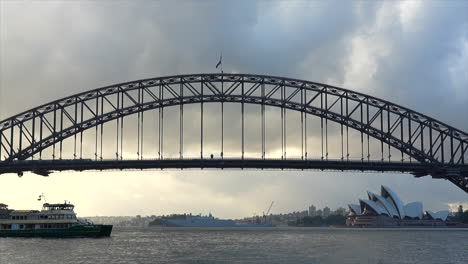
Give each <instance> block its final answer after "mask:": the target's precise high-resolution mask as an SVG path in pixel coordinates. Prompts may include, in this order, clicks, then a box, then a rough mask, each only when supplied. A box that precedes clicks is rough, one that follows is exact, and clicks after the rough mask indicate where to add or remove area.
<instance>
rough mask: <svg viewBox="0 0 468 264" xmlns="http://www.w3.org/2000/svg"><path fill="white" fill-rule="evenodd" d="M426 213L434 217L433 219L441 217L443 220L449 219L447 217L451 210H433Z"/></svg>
mask: <svg viewBox="0 0 468 264" xmlns="http://www.w3.org/2000/svg"><path fill="white" fill-rule="evenodd" d="M426 213H427V214H428V215H429V216H430V217H432V219H440V220H442V221H445V220H447V217H448V215H449V211H439V212H437V213H433V212H431V211H426Z"/></svg>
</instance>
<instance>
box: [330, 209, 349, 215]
mask: <svg viewBox="0 0 468 264" xmlns="http://www.w3.org/2000/svg"><path fill="white" fill-rule="evenodd" d="M333 215H342V216H345V215H346V209H344V208H343V207H339V208H338V209H336V210H335V211H334V212H333Z"/></svg>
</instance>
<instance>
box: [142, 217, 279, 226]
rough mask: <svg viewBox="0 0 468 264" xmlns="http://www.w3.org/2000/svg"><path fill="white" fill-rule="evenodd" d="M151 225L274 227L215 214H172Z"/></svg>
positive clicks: (259, 222) (159, 218)
mask: <svg viewBox="0 0 468 264" xmlns="http://www.w3.org/2000/svg"><path fill="white" fill-rule="evenodd" d="M150 226H168V227H274V225H272V224H270V223H266V222H261V221H256V222H237V221H234V220H230V219H218V218H215V217H214V216H213V215H211V214H209V215H207V216H202V215H192V214H183V215H172V216H168V217H158V218H156V219H155V220H153V221H152V222H151V223H150Z"/></svg>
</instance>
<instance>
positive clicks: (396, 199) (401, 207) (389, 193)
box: [381, 185, 406, 219]
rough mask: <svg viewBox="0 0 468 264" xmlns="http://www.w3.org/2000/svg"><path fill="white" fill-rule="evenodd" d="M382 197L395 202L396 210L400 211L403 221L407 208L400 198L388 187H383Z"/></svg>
mask: <svg viewBox="0 0 468 264" xmlns="http://www.w3.org/2000/svg"><path fill="white" fill-rule="evenodd" d="M381 192H382V196H383V197H384V198H390V201H392V202H393V204H394V206H395V208H396V209H397V211H398V214H400V218H401V219H403V218H405V216H406V215H405V206H404V204H403V202H402V201H401V199H400V197H398V195H397V194H396V193H395V192H394V191H393V190H392V189H390V188H388V187H387V186H384V185H382V190H381Z"/></svg>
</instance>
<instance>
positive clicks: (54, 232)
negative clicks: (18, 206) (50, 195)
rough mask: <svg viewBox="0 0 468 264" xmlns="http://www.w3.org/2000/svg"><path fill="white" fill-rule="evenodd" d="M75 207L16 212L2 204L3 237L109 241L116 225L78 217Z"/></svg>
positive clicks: (0, 225)
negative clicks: (76, 238) (81, 238)
mask: <svg viewBox="0 0 468 264" xmlns="http://www.w3.org/2000/svg"><path fill="white" fill-rule="evenodd" d="M74 208H75V206H74V205H73V204H70V203H67V202H64V203H57V204H49V203H44V204H43V206H42V210H40V211H38V210H12V209H8V205H6V204H2V203H0V237H54V238H71V237H109V236H110V234H111V232H112V225H100V224H99V225H98V224H93V223H92V222H89V221H87V220H83V219H79V218H77V217H76V214H75V212H74V211H73V209H74Z"/></svg>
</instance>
